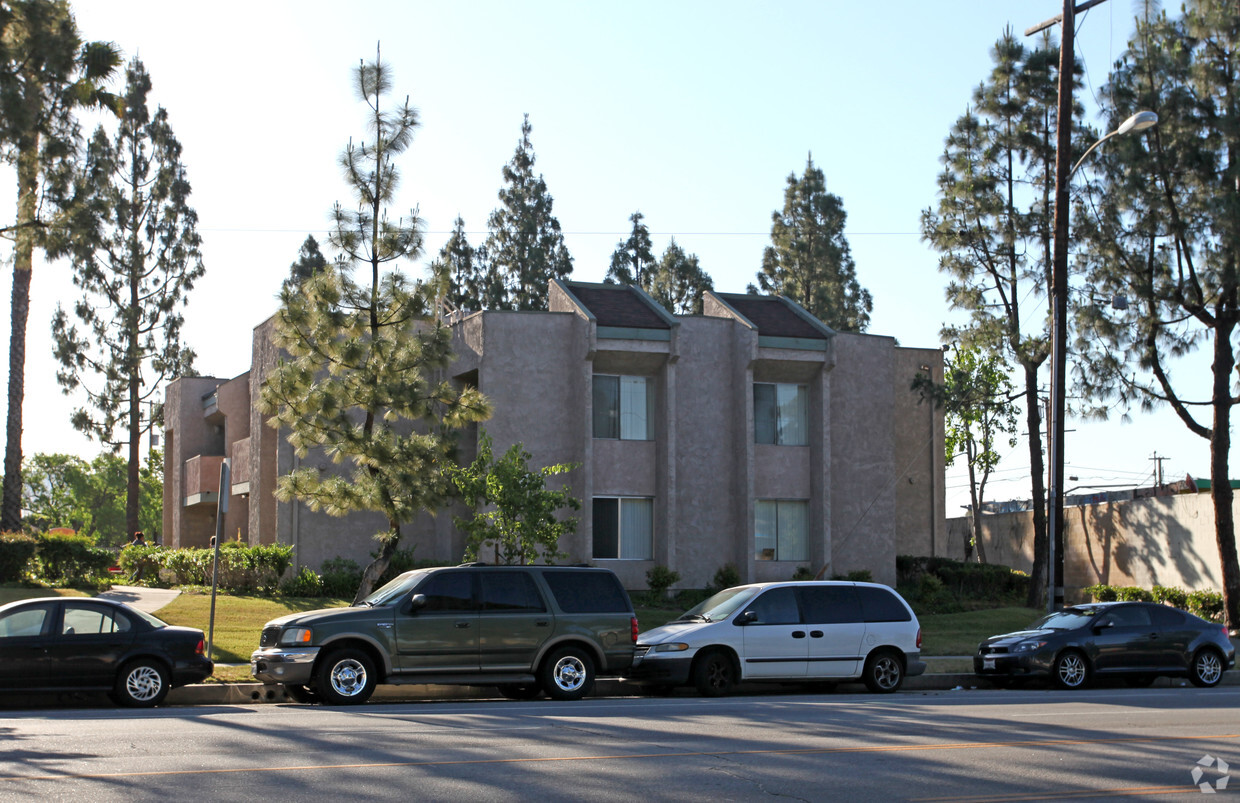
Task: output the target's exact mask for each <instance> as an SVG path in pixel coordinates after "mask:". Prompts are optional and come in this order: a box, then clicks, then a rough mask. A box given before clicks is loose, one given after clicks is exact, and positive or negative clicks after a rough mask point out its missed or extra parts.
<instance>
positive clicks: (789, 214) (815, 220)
mask: <svg viewBox="0 0 1240 803" xmlns="http://www.w3.org/2000/svg"><path fill="white" fill-rule="evenodd" d="M847 217H848V216H847V214H846V213H845V212H844V202H843V201H842V200H841V199H840V197H839V196H838V195H835V194H833V193H830V192H827V180H826V178H825V176H823V173H822V170H821V169H819V168H817V167H815V166H814V159H813V156H812V155H811V156H810V157H809V158H808V159H807V160H806V163H805V173H804V174H803V175H802V176H801V178H799V179H798V178H797V177H796V174H795V173H793V174H791V175H789V176H788V187H787V189H786V190H785V191H784V208H783V210H782V211H777V212H775V213H773V214H772V215H771V221H772V222H771V245H770V246H768V247H767V249H766V251H765V252H764V253H763V255H762V270H761V271H760V272H759V273H758V284H757V285H756V286H755V285H752V284H751V285H750V286H749V292H751V293H757V292H763V293H773V294H776V295H783V296H787V297H788V298H790V299H792V300H793V301H796V302H797V303H798V304H800V305H801V306H802V307H804V308H805V309H806V310H807V311H808V312H809V313H810V314H811V315H814V316H816V317H817V318H818V319H819V320H821V321H823V322H824V323H826V324H827V325H828V326H831V327H834V328H836V329H840V330H842V331H846V332H864V331H865V329H866V327H867V326H869V324H870V312H871V310H873V308H874V301H873V299H872V298H871V297H870V291H869V290H866V289H864V288H862V287H861V285H860V284H859V283H858V282H857V267H856V265H855V264H854V263H853V258H852V252H851V250H850V249H849V247H848V240H847V238H845V237H844V223H845V221H846V220H847Z"/></svg>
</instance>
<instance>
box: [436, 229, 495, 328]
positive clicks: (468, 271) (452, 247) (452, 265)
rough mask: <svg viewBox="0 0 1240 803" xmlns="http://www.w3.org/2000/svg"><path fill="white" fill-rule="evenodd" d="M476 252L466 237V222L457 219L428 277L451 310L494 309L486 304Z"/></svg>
mask: <svg viewBox="0 0 1240 803" xmlns="http://www.w3.org/2000/svg"><path fill="white" fill-rule="evenodd" d="M483 271H484V267H483V260H481V259H479V258H478V250H477V249H475V248H474V247H473V246H471V245H470V244H469V238H468V237H467V236H466V234H465V221H464V219H463V218H461V217H459V216H458V217H457V219H456V221H455V222H454V223H453V224H452V234H451V235H449V236H448V241H447V242H446V243H444V244H443V248H441V249H439V256H438V257H436V258H435V261H434V262H432V263H431V276H432V277H433V281H434V282H435V284H436V286H437V288H438V293H437V294H438V295H439V297H440V298H441V299H443V301H444V302H446V304H447V305H448V307H449V308H450V309H454V310H471V311H473V310H480V309H490V308H493V307H492V305H489V304H488V303H487V301H486V293H487V287H486V278H487V277H486V274H485V273H484V272H483Z"/></svg>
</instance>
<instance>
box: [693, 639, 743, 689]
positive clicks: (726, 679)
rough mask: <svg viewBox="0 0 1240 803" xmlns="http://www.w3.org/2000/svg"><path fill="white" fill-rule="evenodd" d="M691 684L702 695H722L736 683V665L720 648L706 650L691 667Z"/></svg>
mask: <svg viewBox="0 0 1240 803" xmlns="http://www.w3.org/2000/svg"><path fill="white" fill-rule="evenodd" d="M693 685H694V686H695V687H696V688H697V690H698V694H700V695H702V696H703V697H722V696H724V695H725V694H727V693H728V692H730V691H732V687H733V686H735V685H736V665H735V664H733V663H732V659H731V658H729V657H728V655H727V654H726V653H724V652H722V651H720V650H713V651H711V652H708V653H706V654H705V655H703V656H701V657H700V658H698V660H697V663H696V664H695V665H694V667H693Z"/></svg>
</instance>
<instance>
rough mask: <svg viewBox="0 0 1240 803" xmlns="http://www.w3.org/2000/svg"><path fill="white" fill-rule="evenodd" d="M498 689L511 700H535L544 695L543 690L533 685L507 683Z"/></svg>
mask: <svg viewBox="0 0 1240 803" xmlns="http://www.w3.org/2000/svg"><path fill="white" fill-rule="evenodd" d="M497 688H498V689H499V693H500V694H501V695H503V696H504V697H506V698H508V699H509V700H533V699H535V698H537V697H538V696H539V695H540V694H542V688H541V687H540V686H538V685H536V684H533V683H505V684H503V685H502V686H498V687H497Z"/></svg>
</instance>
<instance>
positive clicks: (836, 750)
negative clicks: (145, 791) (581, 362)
mask: <svg viewBox="0 0 1240 803" xmlns="http://www.w3.org/2000/svg"><path fill="white" fill-rule="evenodd" d="M1205 739H1240V734H1238V733H1228V734H1217V735H1211V736H1158V737H1146V738H1136V737H1128V738H1117V739H1041V740H1036V741H1019V742H960V743H952V744H912V745H886V746H874V747H806V748H796V749H790V750H701V751H696V752H692V753H683V752H670V753H631V754H613V755H604V756H553V757H550V758H479V759H455V760H450V761H375V762H361V763H353V764H297V765H288V766H280V767H217V768H207V769H193V770H188V769H187V770H144V771H137V772H133V771H126V772H100V773H59V774H56V775H2V776H0V783H5V782H10V783H11V782H13V781H59V780H90V779H106V778H155V777H168V776H176V775H225V774H233V773H241V772H304V771H308V770H353V769H383V768H387V767H450V766H467V765H481V764H550V763H554V762H561V761H562V762H572V761H626V760H633V759H662V758H676V759H684V758H704V757H724V756H798V755H800V756H803V755H830V754H845V753H902V752H914V751H932V750H977V749H983V748H988V747H1063V746H1072V745H1102V744H1154V743H1158V742H1184V741H1202V740H1205ZM1176 788H1178V787H1176Z"/></svg>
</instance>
